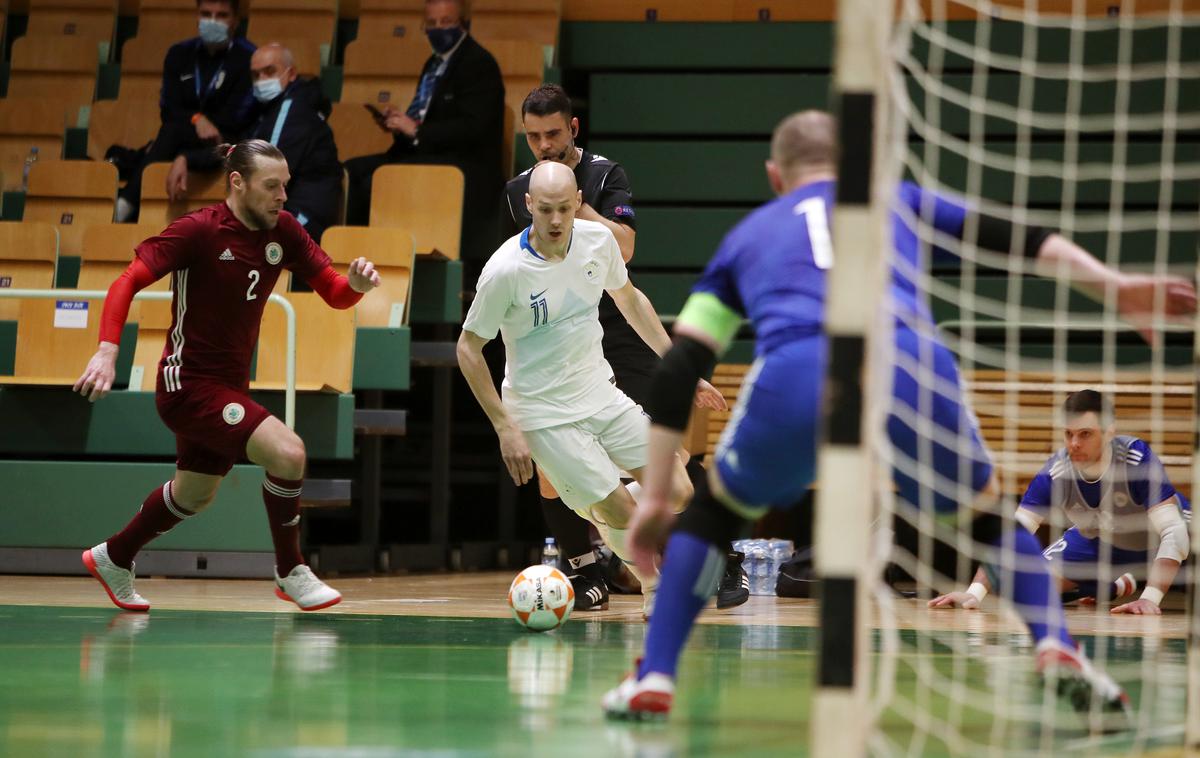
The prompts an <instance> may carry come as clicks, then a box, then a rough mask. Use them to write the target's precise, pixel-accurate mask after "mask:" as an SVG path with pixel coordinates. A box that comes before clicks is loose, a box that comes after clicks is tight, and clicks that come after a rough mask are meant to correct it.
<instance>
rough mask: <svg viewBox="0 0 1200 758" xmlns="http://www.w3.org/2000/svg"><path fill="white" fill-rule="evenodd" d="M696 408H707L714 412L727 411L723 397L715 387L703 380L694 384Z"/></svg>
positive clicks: (727, 406)
mask: <svg viewBox="0 0 1200 758" xmlns="http://www.w3.org/2000/svg"><path fill="white" fill-rule="evenodd" d="M696 407H697V408H709V409H711V410H714V411H727V410H729V404H728V403H726V402H725V396H724V395H722V394H721V393H720V391H719V390H718V389H717V388H716V387H714V386H712V385H711V384H709V383H708V382H706V381H704V380H703V379H701V380H700V381H698V382H696Z"/></svg>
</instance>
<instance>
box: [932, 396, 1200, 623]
mask: <svg viewBox="0 0 1200 758" xmlns="http://www.w3.org/2000/svg"><path fill="white" fill-rule="evenodd" d="M1063 421H1064V426H1063V437H1064V441H1065V442H1066V446H1065V447H1063V448H1061V449H1060V450H1058V451H1056V452H1055V453H1054V454H1053V455H1051V456H1050V459H1049V460H1048V461H1046V465H1044V466H1043V467H1042V469H1041V471H1039V472H1038V474H1037V476H1035V477H1034V478H1033V481H1032V482H1030V484H1029V489H1028V490H1026V492H1025V496H1024V497H1023V498H1021V504H1020V506H1019V507H1018V508H1017V515H1016V519H1017V521H1019V522H1021V524H1022V525H1024V526H1025V527H1026V528H1027V529H1028V530H1029V531H1031V532H1036V531H1037V529H1038V527H1039V526H1040V525H1041V524H1042V523H1043V522H1044V521H1045V520H1046V519H1047V518H1048V517H1049V516H1050V511H1051V509H1058V510H1060V511H1061V512H1062V514H1063V515H1065V516H1066V518H1067V520H1068V521H1070V522H1071V524H1072V526H1071V527H1070V528H1068V529H1067V530H1066V531H1065V532H1064V533H1063V536H1062V539H1060V540H1058V541H1057V542H1055V543H1054V544H1052V545H1050V547H1048V548H1046V550H1045V552H1044V553H1043V554H1042V555H1044V556H1045V558H1046V560H1047V561H1050V562H1051V563H1052V564H1053V565H1054V566H1055V567H1056V568H1057V569H1058V570H1059V574H1060V575H1061V577H1060V586H1061V588H1062V590H1063V592H1064V600H1065V599H1067V597H1073V598H1080V599H1082V598H1089V597H1091V598H1094V597H1095V596H1096V595H1097V589H1098V586H1097V582H1098V581H1104V582H1108V581H1112V577H1113V576H1114V575H1115V574H1117V573H1118V572H1124V573H1122V574H1121V575H1120V576H1118V577H1117V578H1116V580H1115V581H1113V584H1112V587H1111V589H1110V591H1109V597H1110V598H1111V599H1113V600H1124V599H1126V598H1127V597H1129V596H1130V595H1132V594H1133V592H1134V591H1135V590H1136V589H1137V577H1139V576H1140V577H1145V578H1146V580H1147V581H1146V588H1145V590H1144V591H1143V592H1142V596H1141V597H1140V598H1138V599H1137V600H1132V601H1129V602H1124V603H1122V604H1120V605H1118V606H1116V607H1115V608H1113V609H1112V612H1113V613H1132V614H1136V615H1153V616H1157V615H1158V614H1160V613H1161V612H1162V611H1161V610H1159V604H1160V603H1161V602H1162V599H1163V595H1165V594H1166V592H1167V590H1168V589H1169V588H1170V586H1171V584H1172V582H1174V580H1175V575H1176V573H1177V572H1178V571H1179V566H1180V564H1181V563H1183V561H1184V559H1186V558H1187V556H1188V552H1189V539H1188V528H1187V521H1188V519H1189V518H1190V516H1191V506H1190V505H1189V504H1188V501H1187V498H1185V497H1184V496H1183V495H1182V494H1181V493H1179V492H1177V491H1176V490H1175V487H1174V486H1173V485H1172V484H1171V480H1170V479H1169V478H1168V477H1167V472H1166V470H1165V468H1164V467H1163V464H1162V461H1160V460H1159V458H1158V456H1156V455H1155V454H1154V451H1153V450H1151V449H1150V446H1149V445H1147V444H1146V443H1145V442H1144V441H1142V440H1140V439H1138V438H1137V437H1131V436H1128V435H1119V434H1117V433H1116V428H1115V426H1114V424H1113V413H1112V405H1111V404H1110V403H1109V402H1108V400H1107V399H1106V398H1104V397H1103V396H1102V395H1101V394H1100V393H1099V392H1096V391H1095V390H1080V391H1079V392H1074V393H1072V394H1071V395H1069V396H1067V399H1066V401H1065V402H1064V403H1063ZM1151 535H1154V536H1156V537H1157V542H1158V547H1157V551H1156V552H1155V553H1154V554H1153V555H1151V553H1150V552H1149V550H1150V548H1151V547H1152V541H1151ZM1148 564H1149V568H1147V565H1148ZM1112 569H1115V570H1112ZM990 589H991V581H990V579H989V577H988V576H987V574H986V572H985V571H984V570H983V569H982V568H981V569H980V570H979V571H978V572H976V574H975V578H974V580H973V582H972V584H971V586H970V587H969V588H968V589H967V590H966V591H965V592H951V593H949V594H946V595H941V596H940V597H937V598H934V599H933V600H931V601H929V605H930V607H932V608H953V607H961V608H967V609H972V608H978V607H979V603H980V602H982V600H983V598H984V597H985V596H986V595H987V593H988V591H989V590H990Z"/></svg>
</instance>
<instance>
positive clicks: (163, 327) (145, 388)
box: [128, 277, 171, 392]
mask: <svg viewBox="0 0 1200 758" xmlns="http://www.w3.org/2000/svg"><path fill="white" fill-rule="evenodd" d="M162 282H166V283H167V285H166V288H167V289H170V282H171V279H170V277H165V278H163V279H161V280H159V282H157V283H156V286H157V285H158V284H161V283H162ZM134 308H136V309H137V310H136V315H137V319H136V323H137V325H138V332H137V345H136V346H135V347H134V351H133V365H132V366H130V368H129V390H130V391H131V392H153V391H154V383H155V379H156V375H157V372H158V361H159V360H160V359H161V358H162V354H163V347H164V346H166V344H167V333H168V332H169V331H170V330H171V301H170V300H143V301H141V302H138V301H137V300H135V301H134V302H133V308H131V309H130V311H129V319H128V320H129V321H131V322H132V321H134V320H135V319H134V314H135V311H134Z"/></svg>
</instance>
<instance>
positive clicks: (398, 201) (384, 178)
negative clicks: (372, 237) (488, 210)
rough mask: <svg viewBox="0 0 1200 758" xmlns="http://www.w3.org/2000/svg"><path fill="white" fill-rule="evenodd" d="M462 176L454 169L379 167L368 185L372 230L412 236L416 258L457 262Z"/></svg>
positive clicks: (412, 166)
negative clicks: (397, 230) (378, 228)
mask: <svg viewBox="0 0 1200 758" xmlns="http://www.w3.org/2000/svg"><path fill="white" fill-rule="evenodd" d="M462 206H463V174H462V171H461V170H460V169H459V168H458V167H456V166H433V165H426V164H395V165H391V166H381V167H380V168H379V169H377V170H376V171H375V178H374V179H373V180H372V183H371V226H391V225H396V226H401V227H404V228H405V229H407V230H409V231H410V232H412V235H413V238H414V239H415V240H416V243H417V254H418V255H437V256H439V257H442V258H447V259H449V260H458V254H459V243H460V241H461V240H460V237H461V235H462Z"/></svg>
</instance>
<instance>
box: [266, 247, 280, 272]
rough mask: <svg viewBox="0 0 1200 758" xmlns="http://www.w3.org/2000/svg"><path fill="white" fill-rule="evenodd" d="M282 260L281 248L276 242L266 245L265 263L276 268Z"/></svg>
mask: <svg viewBox="0 0 1200 758" xmlns="http://www.w3.org/2000/svg"><path fill="white" fill-rule="evenodd" d="M281 260H283V247H282V246H280V244H279V243H278V242H268V243H267V263H270V264H271V265H272V266H276V265H278V264H279V262H280V261H281Z"/></svg>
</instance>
